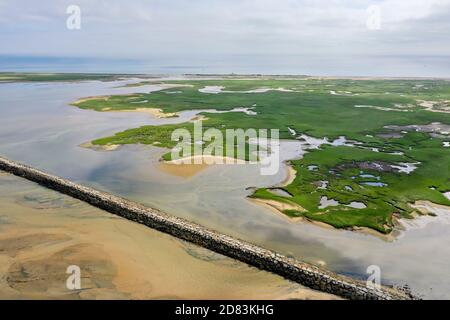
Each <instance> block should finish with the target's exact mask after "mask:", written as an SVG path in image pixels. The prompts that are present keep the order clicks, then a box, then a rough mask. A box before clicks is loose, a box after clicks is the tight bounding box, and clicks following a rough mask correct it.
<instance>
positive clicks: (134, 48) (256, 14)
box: [0, 0, 450, 58]
mask: <svg viewBox="0 0 450 320" xmlns="http://www.w3.org/2000/svg"><path fill="white" fill-rule="evenodd" d="M70 4H77V5H79V6H80V7H81V11H82V29H81V30H77V31H70V30H67V29H66V24H65V21H66V19H67V14H66V12H65V10H66V8H67V6H68V5H70ZM371 5H376V6H378V7H379V8H380V10H381V29H380V30H376V31H375V30H368V29H367V27H366V21H367V19H368V12H367V8H368V7H369V6H371ZM449 21H450V0H427V1H422V0H360V1H348V0H241V1H230V0H196V1H188V0H151V1H148V0H147V1H145V0H130V1H126V2H125V1H120V0H70V1H66V0H62V1H54V0H41V1H39V2H37V1H31V0H0V27H1V28H0V41H2V43H3V44H7V45H2V47H1V48H0V54H21V55H52V56H94V57H118V58H146V57H149V56H154V55H174V56H177V55H180V56H181V55H199V54H205V55H218V54H225V55H226V54H229V55H234V54H250V55H251V54H254V55H255V54H271V55H288V54H289V55H302V56H313V57H317V56H321V57H330V58H331V57H333V56H339V57H344V56H353V55H365V56H376V55H410V56H414V55H420V56H427V55H441V56H445V55H447V56H449V55H450V45H449V44H450V24H449Z"/></svg>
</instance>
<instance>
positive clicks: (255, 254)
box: [0, 157, 415, 300]
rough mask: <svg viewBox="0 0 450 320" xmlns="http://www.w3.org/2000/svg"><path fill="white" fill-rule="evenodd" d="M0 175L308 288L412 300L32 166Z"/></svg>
mask: <svg viewBox="0 0 450 320" xmlns="http://www.w3.org/2000/svg"><path fill="white" fill-rule="evenodd" d="M0 170H3V171H5V172H9V173H11V174H14V175H16V176H19V177H23V178H25V179H28V180H30V181H33V182H36V183H38V184H40V185H43V186H45V187H47V188H49V189H53V190H56V191H58V192H60V193H63V194H66V195H68V196H71V197H74V198H77V199H79V200H82V201H84V202H87V203H89V204H91V205H93V206H95V207H98V208H100V209H103V210H105V211H108V212H110V213H112V214H115V215H118V216H121V217H123V218H125V219H128V220H131V221H134V222H137V223H140V224H143V225H146V226H148V227H150V228H153V229H156V230H158V231H161V232H164V233H167V234H169V235H171V236H174V237H177V238H179V239H182V240H185V241H189V242H192V243H194V244H196V245H199V246H201V247H204V248H207V249H209V250H212V251H214V252H217V253H219V254H222V255H225V256H228V257H230V258H233V259H236V260H239V261H241V262H244V263H246V264H249V265H251V266H254V267H257V268H259V269H261V270H265V271H269V272H272V273H274V274H277V275H280V276H282V277H284V278H286V279H288V280H291V281H295V282H297V283H299V284H301V285H303V286H305V287H309V288H311V289H314V290H319V291H323V292H327V293H330V294H334V295H337V296H340V297H343V298H346V299H352V300H409V299H415V297H414V296H412V295H411V294H409V293H405V292H403V291H400V290H397V289H395V288H390V287H385V286H383V287H381V288H378V289H377V288H374V287H368V286H366V283H365V282H363V281H358V280H355V279H352V278H350V277H346V276H343V275H339V274H336V273H334V272H331V271H327V270H323V269H321V268H318V267H316V266H314V265H311V264H308V263H305V262H301V261H299V260H296V259H292V258H288V257H286V256H283V255H280V254H278V253H276V252H274V251H271V250H268V249H264V248H261V247H259V246H256V245H254V244H251V243H248V242H246V241H243V240H239V239H236V238H233V237H230V236H227V235H224V234H220V233H218V232H216V231H213V230H210V229H207V228H205V227H202V226H200V225H198V224H195V223H192V222H188V221H186V220H184V219H181V218H178V217H174V216H171V215H168V214H166V213H163V212H161V211H159V210H157V209H153V208H149V207H145V206H143V205H141V204H138V203H136V202H132V201H129V200H126V199H123V198H120V197H117V196H114V195H112V194H109V193H106V192H101V191H98V190H95V189H93V188H89V187H85V186H82V185H79V184H76V183H73V182H71V181H68V180H65V179H62V178H59V177H57V176H54V175H51V174H48V173H45V172H43V171H40V170H37V169H34V168H32V167H29V166H26V165H23V164H20V163H17V162H14V161H11V160H8V159H6V158H3V157H0Z"/></svg>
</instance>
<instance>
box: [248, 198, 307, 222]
mask: <svg viewBox="0 0 450 320" xmlns="http://www.w3.org/2000/svg"><path fill="white" fill-rule="evenodd" d="M249 199H250V201H252V202H255V203H258V204H263V205H266V206H269V207H271V208H272V209H276V210H277V211H278V212H279V213H282V214H283V215H284V216H286V215H285V214H284V213H283V211H284V210H296V211H300V212H304V211H306V210H305V209H304V208H303V207H301V206H300V205H298V204H294V203H292V204H290V203H286V202H280V201H275V200H269V199H260V198H249ZM286 217H287V216H286ZM290 219H292V220H295V219H298V218H290ZM300 219H302V218H300Z"/></svg>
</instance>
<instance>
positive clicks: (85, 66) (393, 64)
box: [0, 54, 450, 78]
mask: <svg viewBox="0 0 450 320" xmlns="http://www.w3.org/2000/svg"><path fill="white" fill-rule="evenodd" d="M374 66H376V67H374ZM5 71H9V72H11V71H16V72H98V73H136V74H143V73H145V74H167V75H178V74H187V73H188V74H196V73H200V74H231V73H236V74H280V75H317V76H376V77H443V78H450V57H448V56H391V55H385V56H361V55H354V56H333V57H324V56H320V55H318V56H310V55H285V54H284V55H265V54H257V55H242V54H240V55H237V54H236V55H166V56H150V57H148V58H146V59H99V58H86V57H84V58H83V57H30V56H5V55H3V56H2V55H0V72H5Z"/></svg>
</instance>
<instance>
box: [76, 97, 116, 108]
mask: <svg viewBox="0 0 450 320" xmlns="http://www.w3.org/2000/svg"><path fill="white" fill-rule="evenodd" d="M110 97H111V96H94V97H85V98H81V99H78V100H77V101H75V102H72V103H71V104H72V105H75V106H76V105H79V104H81V103H83V102H87V101H92V100H103V101H108V100H109V98H110Z"/></svg>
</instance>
